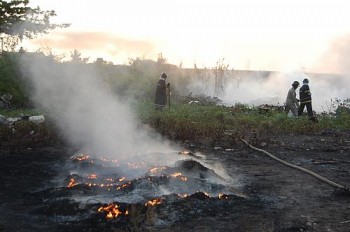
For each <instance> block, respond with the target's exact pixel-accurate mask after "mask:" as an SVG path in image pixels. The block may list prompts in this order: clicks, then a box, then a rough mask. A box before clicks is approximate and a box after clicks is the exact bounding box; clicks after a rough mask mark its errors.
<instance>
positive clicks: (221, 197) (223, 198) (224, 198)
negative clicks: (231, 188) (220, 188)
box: [218, 193, 228, 200]
mask: <svg viewBox="0 0 350 232" xmlns="http://www.w3.org/2000/svg"><path fill="white" fill-rule="evenodd" d="M218 197H219V199H222V200H226V199H228V196H227V195H226V194H223V193H220V194H219V196H218Z"/></svg>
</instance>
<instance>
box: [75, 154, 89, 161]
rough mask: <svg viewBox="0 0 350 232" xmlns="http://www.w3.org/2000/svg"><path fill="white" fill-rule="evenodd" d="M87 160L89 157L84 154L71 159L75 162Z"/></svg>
mask: <svg viewBox="0 0 350 232" xmlns="http://www.w3.org/2000/svg"><path fill="white" fill-rule="evenodd" d="M89 158H90V156H89V155H86V154H81V155H77V156H73V157H72V159H73V160H77V161H84V160H87V159H89Z"/></svg>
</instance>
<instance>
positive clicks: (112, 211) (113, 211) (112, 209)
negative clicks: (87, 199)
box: [97, 204, 129, 219]
mask: <svg viewBox="0 0 350 232" xmlns="http://www.w3.org/2000/svg"><path fill="white" fill-rule="evenodd" d="M97 211H98V212H106V213H107V214H106V218H107V219H113V218H117V217H118V216H119V215H122V214H123V213H122V212H121V211H120V210H119V206H118V205H116V204H109V205H107V206H106V207H103V206H102V207H100V208H98V210H97ZM125 214H129V213H126V212H125Z"/></svg>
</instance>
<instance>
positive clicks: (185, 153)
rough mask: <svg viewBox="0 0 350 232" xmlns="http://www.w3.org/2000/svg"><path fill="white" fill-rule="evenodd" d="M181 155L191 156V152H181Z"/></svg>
mask: <svg viewBox="0 0 350 232" xmlns="http://www.w3.org/2000/svg"><path fill="white" fill-rule="evenodd" d="M179 154H180V155H189V154H190V152H189V151H180V152H179Z"/></svg>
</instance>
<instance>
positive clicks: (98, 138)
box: [21, 54, 174, 158]
mask: <svg viewBox="0 0 350 232" xmlns="http://www.w3.org/2000/svg"><path fill="white" fill-rule="evenodd" d="M21 63H22V64H21V68H22V71H23V73H24V75H25V77H26V78H27V79H28V80H29V81H30V83H31V85H32V92H31V94H32V97H33V100H34V101H35V103H37V105H38V106H40V107H43V108H45V109H46V110H48V112H50V113H51V114H52V116H53V117H54V118H55V122H56V124H57V126H58V128H59V129H60V131H61V132H62V133H63V135H64V137H65V138H66V139H67V141H68V142H70V143H71V144H72V145H74V146H75V147H77V148H81V150H82V151H84V152H89V153H92V154H96V155H103V156H107V157H113V158H118V156H119V157H121V156H125V155H128V154H138V153H149V152H154V151H156V152H169V151H174V148H171V146H170V145H169V143H168V142H165V141H161V139H160V138H156V137H151V136H149V134H148V133H147V131H145V130H142V129H140V128H138V127H137V125H138V123H137V120H136V119H135V117H134V115H133V114H132V111H131V109H130V108H129V106H128V105H127V104H126V103H124V102H121V101H120V100H119V99H118V97H117V96H113V95H111V93H110V91H109V89H108V86H107V85H106V84H105V83H104V82H103V81H102V80H101V78H99V75H98V73H97V71H96V69H94V66H93V65H90V66H88V65H67V64H59V63H56V62H52V61H49V59H47V58H45V57H39V56H30V54H29V55H23V59H22V61H21Z"/></svg>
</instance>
